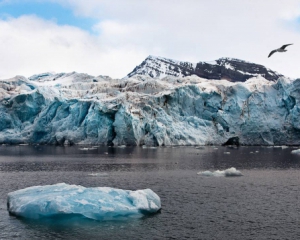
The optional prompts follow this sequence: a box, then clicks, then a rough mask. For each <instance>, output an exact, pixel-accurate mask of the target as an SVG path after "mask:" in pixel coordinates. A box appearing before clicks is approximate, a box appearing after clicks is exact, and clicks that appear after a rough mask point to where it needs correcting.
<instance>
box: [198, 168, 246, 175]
mask: <svg viewBox="0 0 300 240" xmlns="http://www.w3.org/2000/svg"><path fill="white" fill-rule="evenodd" d="M197 174H198V175H202V176H207V177H240V176H243V174H242V173H241V172H240V171H238V170H236V168H234V167H232V168H228V169H226V170H223V171H220V170H217V171H214V172H211V171H204V172H198V173H197Z"/></svg>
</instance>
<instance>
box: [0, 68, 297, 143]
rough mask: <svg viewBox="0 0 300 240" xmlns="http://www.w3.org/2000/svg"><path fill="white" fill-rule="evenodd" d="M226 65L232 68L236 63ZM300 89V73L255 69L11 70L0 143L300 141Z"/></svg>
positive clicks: (0, 100)
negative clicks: (125, 73) (237, 76)
mask: <svg viewBox="0 0 300 240" xmlns="http://www.w3.org/2000/svg"><path fill="white" fill-rule="evenodd" d="M226 63H228V62H225V63H222V64H225V65H226ZM243 64H246V65H247V62H243ZM186 67H188V68H195V66H194V65H193V66H192V65H188V64H187V65H186ZM226 67H227V68H228V69H231V68H232V69H231V70H234V69H236V68H235V67H234V66H233V63H231V65H230V66H229V65H226ZM234 71H237V70H234ZM269 73H270V74H271V73H272V72H271V71H269ZM299 92H300V80H299V79H296V80H290V79H288V78H285V77H279V78H278V79H277V80H276V81H275V80H274V81H273V80H267V79H266V78H265V77H263V76H262V75H260V74H257V75H255V76H252V77H251V78H248V79H247V80H246V81H244V82H230V81H227V80H219V79H216V80H214V79H205V78H202V77H198V76H196V75H193V76H185V77H180V76H169V75H166V76H165V77H164V78H153V77H149V76H147V74H145V75H134V76H132V77H128V78H125V79H112V78H110V77H107V76H97V77H94V76H90V75H87V74H81V73H76V72H72V73H59V74H54V73H44V74H39V75H35V76H33V77H31V78H29V79H27V78H25V77H21V76H16V77H14V78H11V79H6V80H1V81H0V143H7V144H20V143H30V144H31V143H39V144H59V145H62V144H103V145H147V146H163V145H207V144H216V145H220V144H224V143H226V142H233V141H232V139H234V140H235V142H236V143H237V144H245V145H273V144H275V145H286V144H291V145H297V144H300V120H299V119H300V106H299V97H300V95H299Z"/></svg>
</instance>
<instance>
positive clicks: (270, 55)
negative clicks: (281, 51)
mask: <svg viewBox="0 0 300 240" xmlns="http://www.w3.org/2000/svg"><path fill="white" fill-rule="evenodd" d="M275 52H277V51H276V50H273V51H272V52H270V54H269V56H268V58H269V57H271V56H272V54H273V53H275Z"/></svg>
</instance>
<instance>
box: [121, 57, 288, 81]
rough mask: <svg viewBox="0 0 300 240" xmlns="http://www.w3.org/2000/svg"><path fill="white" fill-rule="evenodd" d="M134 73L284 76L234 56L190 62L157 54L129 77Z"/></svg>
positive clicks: (243, 78) (230, 77)
mask: <svg viewBox="0 0 300 240" xmlns="http://www.w3.org/2000/svg"><path fill="white" fill-rule="evenodd" d="M134 75H146V76H149V77H152V78H163V77H165V76H175V77H185V76H191V75H197V76H199V77H202V78H207V79H219V80H221V79H226V80H228V81H231V82H244V81H246V80H247V79H249V78H252V77H255V76H258V75H261V76H263V77H264V78H265V79H267V80H269V81H276V80H277V79H278V77H282V76H283V75H281V74H279V73H277V72H275V71H272V70H271V69H269V68H266V67H264V66H263V65H259V64H255V63H251V62H246V61H243V60H239V59H234V58H219V59H217V60H215V61H211V62H198V63H190V62H183V61H175V60H172V59H167V58H162V57H155V56H148V57H147V58H146V59H145V60H144V61H143V62H142V63H141V64H140V65H138V66H136V67H135V68H134V69H133V71H132V72H131V73H129V74H128V75H127V77H132V76H134Z"/></svg>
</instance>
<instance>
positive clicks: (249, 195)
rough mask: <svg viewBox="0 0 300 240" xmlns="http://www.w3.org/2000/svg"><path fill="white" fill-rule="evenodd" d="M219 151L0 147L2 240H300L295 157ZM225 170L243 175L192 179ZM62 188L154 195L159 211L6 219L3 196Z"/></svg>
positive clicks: (287, 152)
mask: <svg viewBox="0 0 300 240" xmlns="http://www.w3.org/2000/svg"><path fill="white" fill-rule="evenodd" d="M217 148H218V149H215V147H200V148H195V147H176V148H172V147H165V148H157V149H143V148H140V147H136V148H128V147H127V148H109V147H100V148H98V149H94V150H88V151H82V150H79V147H77V146H74V147H50V146H0V183H1V187H0V239H280V240H281V239H300V203H299V197H300V192H299V186H300V174H299V173H300V155H293V154H291V151H292V150H293V148H287V149H282V148H267V147H239V148H230V147H217ZM256 151H258V152H256ZM224 152H230V154H224ZM250 152H253V153H250ZM230 167H236V168H237V169H238V170H240V171H241V172H242V173H243V175H244V176H242V177H227V178H225V177H204V176H200V175H197V172H199V171H205V170H211V171H212V170H217V169H219V170H224V169H227V168H230ZM91 173H104V174H99V175H98V176H90V175H89V174H91ZM60 182H65V183H69V184H78V185H83V186H85V187H96V186H108V187H115V188H122V189H130V190H136V189H144V188H151V189H152V190H153V191H155V192H156V193H157V194H158V195H159V196H160V198H161V202H162V211H161V213H160V214H156V215H154V216H151V217H145V218H142V219H135V220H128V221H118V222H116V221H114V222H113V221H107V222H99V221H93V220H79V219H76V218H74V219H55V220H53V219H51V220H50V219H44V220H40V221H37V220H35V221H33V220H25V219H20V218H16V217H14V216H10V215H9V214H8V212H7V207H6V197H7V193H9V192H11V191H14V190H17V189H21V188H25V187H29V186H34V185H46V184H55V183H60Z"/></svg>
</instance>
